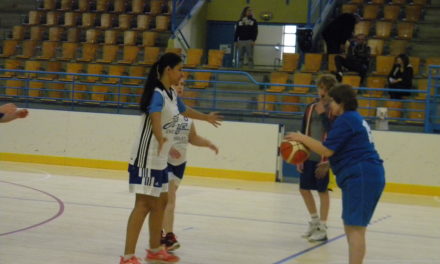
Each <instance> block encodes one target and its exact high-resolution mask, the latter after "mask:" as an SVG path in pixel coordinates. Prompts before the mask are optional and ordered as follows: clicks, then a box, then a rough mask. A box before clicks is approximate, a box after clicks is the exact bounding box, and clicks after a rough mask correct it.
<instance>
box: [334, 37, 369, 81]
mask: <svg viewBox="0 0 440 264" xmlns="http://www.w3.org/2000/svg"><path fill="white" fill-rule="evenodd" d="M369 64H370V47H368V45H367V39H366V36H365V35H364V34H359V35H357V36H356V37H355V39H354V40H352V41H350V45H349V46H348V50H347V55H346V56H345V57H343V56H341V55H337V56H335V66H336V78H337V79H338V81H341V80H342V76H343V67H344V68H345V69H347V70H348V71H354V72H357V73H359V76H360V77H361V82H363V80H364V79H365V76H366V75H367V72H368V66H369Z"/></svg>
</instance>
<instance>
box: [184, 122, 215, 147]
mask: <svg viewBox="0 0 440 264" xmlns="http://www.w3.org/2000/svg"><path fill="white" fill-rule="evenodd" d="M189 143H191V145H194V146H198V147H207V148H210V149H211V150H212V151H214V152H215V154H218V148H217V146H216V145H214V144H213V143H212V142H211V141H209V140H208V139H206V138H204V137H201V136H199V135H198V134H197V132H196V127H195V126H194V124H192V125H191V129H190V131H189Z"/></svg>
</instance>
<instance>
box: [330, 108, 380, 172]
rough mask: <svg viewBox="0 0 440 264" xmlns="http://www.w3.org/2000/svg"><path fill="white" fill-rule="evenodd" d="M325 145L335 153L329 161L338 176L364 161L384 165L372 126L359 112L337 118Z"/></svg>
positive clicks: (348, 112) (344, 114)
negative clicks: (344, 170)
mask: <svg viewBox="0 0 440 264" xmlns="http://www.w3.org/2000/svg"><path fill="white" fill-rule="evenodd" d="M323 144H324V146H326V147H327V148H329V149H331V150H333V151H334V154H333V155H332V156H331V157H330V158H329V160H330V165H331V167H332V170H333V172H334V173H335V174H336V175H338V174H339V173H341V171H342V170H343V169H344V168H349V167H351V166H353V165H355V164H357V163H359V162H362V161H370V162H373V163H377V164H382V163H383V161H382V160H381V159H380V157H379V154H378V153H377V151H376V149H375V148H374V143H373V138H372V135H371V129H370V126H369V125H368V123H367V122H366V121H365V120H364V119H363V118H362V116H361V115H360V114H359V113H358V112H357V111H346V112H344V113H343V114H342V115H340V116H339V117H337V118H336V120H335V121H334V123H333V125H332V128H331V130H330V131H329V133H328V136H327V139H326V140H325V141H324V143H323Z"/></svg>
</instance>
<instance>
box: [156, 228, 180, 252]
mask: <svg viewBox="0 0 440 264" xmlns="http://www.w3.org/2000/svg"><path fill="white" fill-rule="evenodd" d="M160 243H161V244H162V245H164V246H165V249H166V250H167V251H174V250H176V249H178V248H179V247H180V244H179V241H177V237H176V235H175V234H174V233H173V232H169V233H167V234H166V235H165V236H163V235H162V238H161V240H160Z"/></svg>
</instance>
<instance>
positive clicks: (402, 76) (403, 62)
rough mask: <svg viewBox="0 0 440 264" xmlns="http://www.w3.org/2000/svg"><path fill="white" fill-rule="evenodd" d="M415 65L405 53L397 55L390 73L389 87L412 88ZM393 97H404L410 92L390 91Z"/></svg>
mask: <svg viewBox="0 0 440 264" xmlns="http://www.w3.org/2000/svg"><path fill="white" fill-rule="evenodd" d="M412 79H413V67H412V65H411V64H409V58H408V56H407V55H405V54H400V55H399V56H397V57H396V62H395V64H394V66H393V69H392V70H391V72H390V74H389V75H388V87H389V88H393V89H408V90H410V89H412ZM389 94H390V98H391V99H402V97H403V96H409V95H410V94H411V93H410V92H389Z"/></svg>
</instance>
